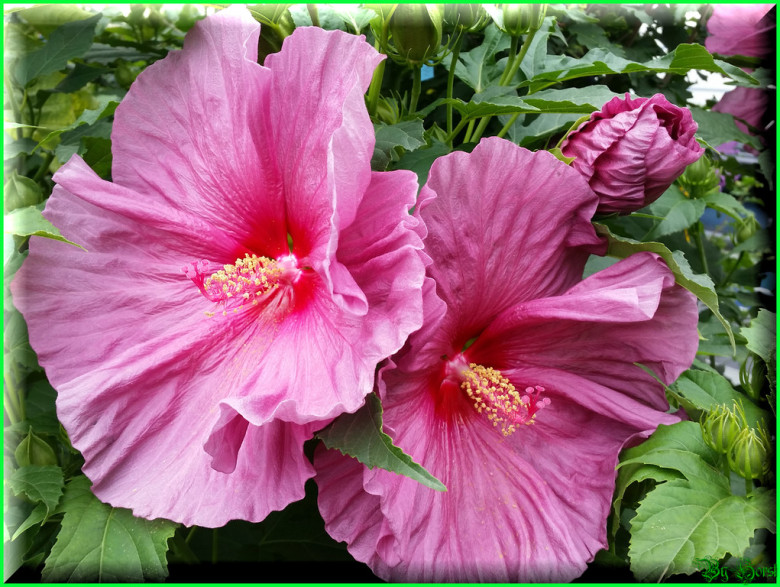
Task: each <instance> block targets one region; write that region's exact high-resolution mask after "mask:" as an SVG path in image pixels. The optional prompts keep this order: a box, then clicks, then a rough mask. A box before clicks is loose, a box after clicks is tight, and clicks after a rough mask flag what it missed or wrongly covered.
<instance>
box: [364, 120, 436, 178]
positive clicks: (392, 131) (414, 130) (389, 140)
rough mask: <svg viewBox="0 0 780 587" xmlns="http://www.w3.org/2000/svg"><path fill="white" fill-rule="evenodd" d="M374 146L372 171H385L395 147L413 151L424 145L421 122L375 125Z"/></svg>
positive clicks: (411, 121) (405, 121) (408, 121)
mask: <svg viewBox="0 0 780 587" xmlns="http://www.w3.org/2000/svg"><path fill="white" fill-rule="evenodd" d="M374 131H375V133H376V144H375V145H374V156H373V157H372V158H371V168H372V169H380V170H383V169H386V168H387V164H388V163H389V162H390V161H391V159H392V153H393V151H395V148H396V147H401V148H403V149H404V150H405V151H414V150H415V149H418V148H420V147H422V146H423V145H424V144H425V137H424V135H423V133H424V132H425V129H424V128H423V123H422V120H420V119H416V120H404V121H402V122H399V123H397V124H375V125H374Z"/></svg>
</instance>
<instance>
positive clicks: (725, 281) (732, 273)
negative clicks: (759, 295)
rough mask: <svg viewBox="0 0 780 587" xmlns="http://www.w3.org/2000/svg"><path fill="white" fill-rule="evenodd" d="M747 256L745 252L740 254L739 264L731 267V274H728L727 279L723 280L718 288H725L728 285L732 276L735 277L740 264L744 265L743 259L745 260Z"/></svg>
mask: <svg viewBox="0 0 780 587" xmlns="http://www.w3.org/2000/svg"><path fill="white" fill-rule="evenodd" d="M746 254H747V253H746V252H745V251H741V252H740V253H739V257H738V258H737V262H736V263H734V265H733V266H732V267H731V269H730V270H729V272H728V273H727V274H726V277H724V278H723V280H722V281H721V282H720V284H719V286H718V287H723V286H724V285H727V284H728V282H729V280H730V279H731V276H732V275H734V272H735V271H736V270H737V268H738V267H739V264H740V263H742V259H744V258H745V255H746Z"/></svg>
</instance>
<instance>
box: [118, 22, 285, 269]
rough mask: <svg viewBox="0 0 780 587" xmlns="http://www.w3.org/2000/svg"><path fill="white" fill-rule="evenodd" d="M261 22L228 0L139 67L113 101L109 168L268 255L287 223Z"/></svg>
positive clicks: (158, 202) (157, 202)
mask: <svg viewBox="0 0 780 587" xmlns="http://www.w3.org/2000/svg"><path fill="white" fill-rule="evenodd" d="M259 30H260V25H259V24H258V23H257V22H256V21H255V20H254V19H253V18H252V17H251V16H250V14H249V11H247V10H246V9H245V8H244V7H231V8H228V9H226V10H223V11H220V12H219V13H217V14H215V15H214V16H212V17H209V18H207V19H205V20H202V21H200V22H198V23H197V24H196V25H195V27H194V28H193V29H192V31H190V32H189V33H188V34H187V37H186V39H185V44H184V49H183V50H182V51H177V52H173V53H170V54H169V55H168V56H167V57H166V58H165V59H162V60H161V61H158V62H157V63H154V64H153V65H151V66H150V67H148V68H147V69H146V70H145V71H144V72H143V73H141V75H139V76H138V78H137V79H136V81H135V83H134V84H133V86H132V87H131V89H130V91H129V92H128V93H127V96H126V97H125V98H124V99H123V100H122V103H121V104H120V105H119V107H118V108H117V111H116V115H115V120H114V126H113V131H112V135H111V138H112V151H113V155H114V158H113V166H112V177H113V180H114V182H115V183H117V184H119V185H121V186H124V187H127V188H130V189H133V190H135V191H137V192H139V193H142V194H144V200H143V201H144V203H145V205H146V206H148V207H152V206H157V207H160V208H161V209H166V210H174V211H183V212H185V213H189V214H192V215H193V216H196V217H199V218H202V219H203V220H204V221H206V222H209V223H211V224H213V225H215V226H217V227H219V228H220V229H222V230H223V231H224V232H226V233H227V234H231V235H233V236H234V237H235V238H236V239H237V240H240V241H241V242H242V243H243V244H244V245H245V246H247V247H249V248H250V249H252V250H254V251H255V252H257V253H258V254H262V255H265V256H269V257H274V258H275V257H278V256H279V255H281V254H284V253H285V252H286V251H287V230H286V228H285V222H284V218H285V205H284V194H283V190H282V188H281V184H280V179H279V173H278V171H277V168H276V161H275V154H274V145H273V139H272V134H271V130H270V127H269V119H270V118H269V113H268V103H269V100H268V94H269V90H270V86H271V79H270V77H271V72H270V71H268V70H267V69H265V68H263V67H261V66H260V65H258V64H257V63H256V58H257V41H258V35H259ZM233 260H235V257H233V259H229V260H226V261H224V262H226V263H227V262H232V261H233Z"/></svg>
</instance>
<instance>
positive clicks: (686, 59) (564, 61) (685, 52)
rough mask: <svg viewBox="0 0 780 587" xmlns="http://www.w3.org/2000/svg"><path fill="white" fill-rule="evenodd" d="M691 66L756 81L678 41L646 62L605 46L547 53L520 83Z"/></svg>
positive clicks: (532, 85) (540, 84)
mask: <svg viewBox="0 0 780 587" xmlns="http://www.w3.org/2000/svg"><path fill="white" fill-rule="evenodd" d="M691 70H700V71H710V72H713V73H719V74H721V75H725V76H727V77H730V78H732V79H734V80H737V81H741V82H746V83H749V84H753V85H757V84H758V80H756V79H755V78H753V77H752V76H750V75H749V74H747V73H745V72H744V71H742V70H741V69H740V68H739V67H735V66H733V65H730V64H728V63H726V62H725V61H720V60H718V59H715V58H713V57H712V55H710V54H709V52H708V51H707V50H706V49H705V48H704V47H703V46H702V45H698V44H681V45H678V46H677V47H676V48H675V50H674V51H672V52H671V53H669V54H668V55H665V56H664V57H661V58H660V59H651V60H650V61H647V62H645V63H638V62H636V61H629V60H627V59H623V58H621V57H618V56H617V55H613V54H612V53H611V52H609V51H607V50H605V49H592V50H590V51H588V52H587V53H586V54H585V55H584V56H583V57H582V58H581V59H576V58H573V57H568V56H565V55H555V56H548V58H547V60H546V61H545V63H544V65H543V68H542V70H541V71H540V72H539V73H537V74H536V75H535V76H534V77H533V78H532V79H530V80H528V81H525V82H522V83H521V84H520V85H521V86H529V91H530V92H531V93H534V92H536V91H538V90H541V89H543V88H546V87H548V86H551V85H553V84H555V83H559V82H563V81H566V80H570V79H575V78H580V77H591V76H598V75H609V74H612V73H634V72H648V73H677V74H680V75H685V74H686V73H688V72H689V71H691ZM472 87H473V86H472Z"/></svg>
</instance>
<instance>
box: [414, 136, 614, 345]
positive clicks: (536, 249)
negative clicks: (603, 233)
mask: <svg viewBox="0 0 780 587" xmlns="http://www.w3.org/2000/svg"><path fill="white" fill-rule="evenodd" d="M518 170H522V174H521V175H519V172H518ZM423 192H424V193H423V194H421V196H422V197H424V198H425V199H426V201H428V202H429V203H427V205H425V207H424V208H422V206H421V208H422V209H421V211H420V215H421V217H422V218H423V220H424V221H425V223H426V225H427V226H428V231H429V233H428V236H427V237H426V240H425V247H426V252H427V254H428V255H430V257H431V258H432V259H433V264H432V265H431V267H430V268H429V275H430V276H431V277H432V278H433V279H434V280H435V281H436V283H437V293H438V295H439V296H440V297H441V298H442V299H443V300H444V301H445V302H446V303H447V306H448V308H449V311H450V313H451V315H452V316H455V317H457V318H453V320H457V324H456V323H452V324H451V325H450V327H451V328H452V329H454V331H455V334H454V335H453V336H449V338H450V339H452V340H454V341H455V342H456V344H460V345H461V346H462V344H463V343H465V342H466V340H467V339H469V338H471V337H472V336H474V335H475V334H477V333H478V330H477V331H476V332H475V330H476V329H481V327H483V326H484V324H485V323H486V322H488V321H490V319H492V317H494V316H496V315H497V314H498V313H500V312H501V311H502V310H504V309H506V308H508V307H511V306H513V305H514V304H516V303H518V302H520V301H523V300H528V299H533V298H536V297H540V296H545V295H554V294H557V293H561V292H563V291H565V290H566V289H568V288H569V287H571V286H572V285H573V284H574V283H576V282H577V281H578V280H579V279H580V277H581V276H582V269H583V267H584V263H585V261H586V259H587V257H588V255H589V253H591V252H594V251H599V252H603V247H602V243H601V241H600V240H599V239H598V237H597V236H596V234H595V232H594V230H593V227H592V225H591V223H590V218H591V217H592V216H593V213H594V211H595V206H596V202H597V199H596V196H595V194H593V192H592V191H591V190H590V188H588V186H587V185H586V183H585V182H584V181H583V179H582V177H581V176H580V175H579V173H577V172H576V171H575V170H573V169H571V168H570V167H569V166H567V165H565V164H563V163H561V162H560V161H558V160H557V159H556V158H555V157H553V156H552V155H550V154H549V153H547V152H543V151H539V152H534V153H532V152H531V151H527V150H525V149H522V148H520V147H517V146H516V145H514V144H512V143H510V142H509V141H504V140H502V139H496V138H491V139H484V140H483V141H481V142H480V144H479V145H477V147H476V148H475V149H474V151H473V152H472V153H470V154H469V153H462V152H455V153H451V154H449V155H446V156H444V157H440V158H439V159H437V160H436V161H435V162H434V164H433V166H432V167H431V172H430V175H429V177H428V183H427V185H426V187H425V188H423ZM430 192H433V193H435V194H437V197H435V198H433V199H428V198H429V197H430ZM550 267H556V271H550V270H549V268H550ZM461 339H462V340H461Z"/></svg>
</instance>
